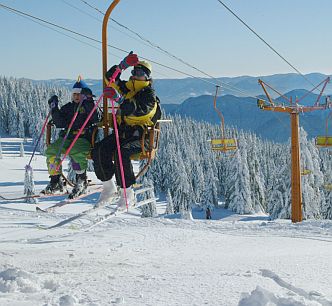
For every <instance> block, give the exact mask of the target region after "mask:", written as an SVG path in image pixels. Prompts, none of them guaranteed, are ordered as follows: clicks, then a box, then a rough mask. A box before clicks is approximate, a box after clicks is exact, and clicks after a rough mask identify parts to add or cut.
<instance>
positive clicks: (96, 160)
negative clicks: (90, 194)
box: [91, 134, 117, 205]
mask: <svg viewBox="0 0 332 306" xmlns="http://www.w3.org/2000/svg"><path fill="white" fill-rule="evenodd" d="M115 149H116V142H115V136H114V135H113V134H112V135H109V136H107V137H106V138H104V139H103V140H102V141H100V142H98V143H96V145H95V147H94V148H93V150H92V153H91V156H92V159H93V165H94V170H95V173H96V176H97V177H98V178H99V179H100V180H101V181H102V183H103V190H102V192H101V193H100V197H99V199H98V203H97V205H105V204H107V203H111V202H112V201H113V200H114V198H115V196H116V195H117V188H116V185H115V184H114V181H113V179H112V177H113V175H114V171H115V167H114V163H113V161H112V157H113V154H114V150H115Z"/></svg>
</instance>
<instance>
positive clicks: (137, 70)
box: [131, 67, 149, 79]
mask: <svg viewBox="0 0 332 306" xmlns="http://www.w3.org/2000/svg"><path fill="white" fill-rule="evenodd" d="M131 75H132V76H137V77H142V76H144V77H146V78H147V79H148V78H149V77H148V75H147V74H146V72H145V71H144V70H143V69H142V68H136V67H135V68H134V69H133V70H132V71H131Z"/></svg>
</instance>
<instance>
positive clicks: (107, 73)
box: [105, 65, 120, 82]
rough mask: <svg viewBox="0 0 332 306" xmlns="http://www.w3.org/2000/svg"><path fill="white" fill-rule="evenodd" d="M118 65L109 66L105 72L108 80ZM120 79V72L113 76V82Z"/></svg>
mask: <svg viewBox="0 0 332 306" xmlns="http://www.w3.org/2000/svg"><path fill="white" fill-rule="evenodd" d="M117 67H118V66H116V65H115V66H113V67H111V68H110V69H109V70H108V71H107V72H106V73H105V78H106V79H107V80H108V81H109V80H110V78H111V77H112V76H113V74H114V72H115V70H116V68H117ZM119 79H120V73H119V74H118V75H117V77H116V78H115V82H116V81H118V80H119Z"/></svg>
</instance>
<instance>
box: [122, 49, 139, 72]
mask: <svg viewBox="0 0 332 306" xmlns="http://www.w3.org/2000/svg"><path fill="white" fill-rule="evenodd" d="M137 63H138V57H137V54H134V53H133V51H131V52H130V53H129V55H127V56H126V57H125V58H124V59H123V60H122V61H121V63H120V64H119V68H120V69H121V70H124V69H127V68H128V67H129V66H135V65H137Z"/></svg>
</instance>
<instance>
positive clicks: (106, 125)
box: [102, 0, 120, 137]
mask: <svg viewBox="0 0 332 306" xmlns="http://www.w3.org/2000/svg"><path fill="white" fill-rule="evenodd" d="M119 2H120V0H114V1H113V2H112V3H111V5H110V6H109V8H108V9H107V11H106V13H105V15H104V19H103V26H102V60H103V75H102V80H103V89H105V87H106V86H107V84H106V80H105V73H106V72H107V24H108V20H109V18H110V15H111V13H112V11H113V9H114V8H115V6H116V5H117V4H118V3H119ZM103 112H104V118H103V125H104V137H106V136H108V133H109V123H108V105H107V98H106V97H105V96H104V97H103Z"/></svg>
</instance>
